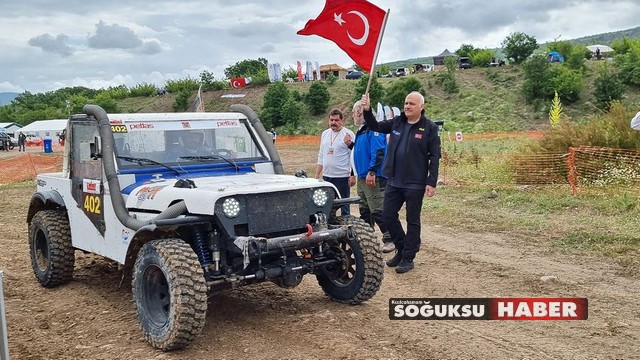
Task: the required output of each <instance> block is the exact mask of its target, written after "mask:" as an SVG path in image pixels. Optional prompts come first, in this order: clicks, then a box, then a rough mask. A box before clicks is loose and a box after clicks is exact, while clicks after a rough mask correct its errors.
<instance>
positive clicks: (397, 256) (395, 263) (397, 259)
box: [387, 251, 402, 267]
mask: <svg viewBox="0 0 640 360" xmlns="http://www.w3.org/2000/svg"><path fill="white" fill-rule="evenodd" d="M400 260H402V252H401V251H397V252H396V254H395V255H393V257H392V258H391V259H389V260H387V266H388V267H396V266H398V264H400Z"/></svg>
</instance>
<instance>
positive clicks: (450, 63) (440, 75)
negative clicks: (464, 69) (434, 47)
mask: <svg viewBox="0 0 640 360" xmlns="http://www.w3.org/2000/svg"><path fill="white" fill-rule="evenodd" d="M444 65H445V66H446V67H447V71H446V72H442V71H439V72H437V73H436V84H438V85H441V86H442V87H443V88H444V91H446V92H448V93H449V94H454V93H457V92H458V91H460V87H459V86H458V81H457V80H456V68H457V67H458V62H457V60H456V59H455V57H453V56H449V57H446V58H445V59H444Z"/></svg>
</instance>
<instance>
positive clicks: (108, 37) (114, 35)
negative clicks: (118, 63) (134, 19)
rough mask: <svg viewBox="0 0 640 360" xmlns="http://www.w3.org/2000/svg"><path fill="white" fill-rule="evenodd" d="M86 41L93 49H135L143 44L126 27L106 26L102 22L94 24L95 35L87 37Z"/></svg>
mask: <svg viewBox="0 0 640 360" xmlns="http://www.w3.org/2000/svg"><path fill="white" fill-rule="evenodd" d="M87 40H88V45H89V47H90V48H94V49H135V48H138V47H140V46H142V45H143V44H144V43H143V41H142V40H141V39H140V38H139V37H138V35H136V33H135V32H133V30H131V29H129V28H128V27H124V26H120V25H118V24H113V25H107V24H106V23H105V22H103V21H102V20H101V21H100V22H99V23H97V24H96V33H95V35H91V36H89V38H88V39H87Z"/></svg>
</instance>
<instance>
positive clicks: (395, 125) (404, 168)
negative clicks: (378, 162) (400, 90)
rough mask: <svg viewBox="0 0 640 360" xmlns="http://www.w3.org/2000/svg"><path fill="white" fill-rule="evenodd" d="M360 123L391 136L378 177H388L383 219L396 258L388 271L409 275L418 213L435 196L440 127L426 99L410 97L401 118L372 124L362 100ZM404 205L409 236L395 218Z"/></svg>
mask: <svg viewBox="0 0 640 360" xmlns="http://www.w3.org/2000/svg"><path fill="white" fill-rule="evenodd" d="M362 107H363V110H364V111H363V114H364V120H365V122H366V124H367V126H368V127H369V129H371V130H373V131H379V132H381V133H385V134H390V137H389V146H388V147H387V156H386V158H385V160H384V162H383V164H382V174H383V175H384V176H386V177H387V179H388V181H387V187H386V189H385V193H384V207H383V210H382V218H383V221H384V223H385V225H386V226H387V228H388V229H389V233H390V234H391V240H393V242H394V244H395V246H396V251H397V252H396V254H395V255H394V256H393V257H392V258H391V259H389V260H387V266H389V267H395V269H396V272H397V273H405V272H407V271H410V270H411V269H413V267H414V264H413V260H414V258H415V256H416V253H417V252H418V251H419V250H420V242H421V240H420V212H421V210H422V200H423V199H424V195H425V194H426V195H427V197H432V196H434V195H435V194H436V184H437V181H438V168H439V165H440V136H439V135H438V126H437V125H436V124H435V123H434V122H433V121H431V120H429V119H427V118H426V117H425V116H424V96H422V94H420V93H419V92H415V91H414V92H411V93H410V94H409V95H407V97H406V98H405V101H404V112H402V113H401V114H400V115H399V116H396V117H394V118H393V119H391V120H383V121H380V122H378V121H376V119H375V117H374V116H373V113H372V112H371V105H370V103H369V94H364V95H363V96H362ZM403 204H406V219H407V232H406V233H405V231H404V230H403V229H402V224H401V223H400V220H399V218H398V212H399V211H400V209H401V208H402V205H403Z"/></svg>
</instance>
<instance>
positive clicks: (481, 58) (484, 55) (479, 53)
mask: <svg viewBox="0 0 640 360" xmlns="http://www.w3.org/2000/svg"><path fill="white" fill-rule="evenodd" d="M494 56H495V54H494V52H493V51H492V50H488V49H484V50H480V49H477V50H476V51H475V52H474V53H473V54H472V55H471V63H472V64H473V66H487V65H489V63H491V60H492V59H493V58H494Z"/></svg>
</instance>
